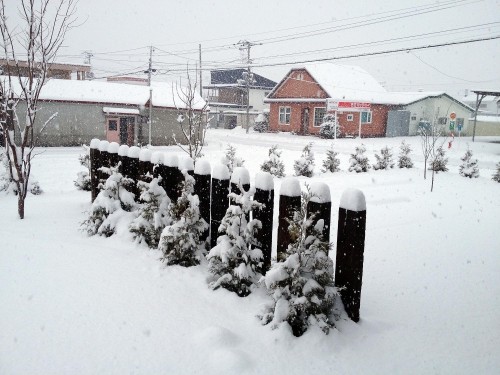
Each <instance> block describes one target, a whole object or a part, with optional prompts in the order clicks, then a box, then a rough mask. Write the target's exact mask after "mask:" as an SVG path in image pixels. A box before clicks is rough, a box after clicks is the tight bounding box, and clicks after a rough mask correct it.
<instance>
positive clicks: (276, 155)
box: [260, 145, 285, 177]
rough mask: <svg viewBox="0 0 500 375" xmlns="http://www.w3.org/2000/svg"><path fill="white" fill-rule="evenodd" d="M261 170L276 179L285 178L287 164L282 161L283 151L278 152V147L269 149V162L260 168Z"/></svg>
mask: <svg viewBox="0 0 500 375" xmlns="http://www.w3.org/2000/svg"><path fill="white" fill-rule="evenodd" d="M260 169H261V170H262V171H263V172H269V173H270V174H272V175H273V176H276V177H284V176H285V164H283V162H282V161H281V151H278V145H274V146H272V147H271V148H270V149H269V160H266V161H265V162H264V163H263V164H262V165H261V166H260Z"/></svg>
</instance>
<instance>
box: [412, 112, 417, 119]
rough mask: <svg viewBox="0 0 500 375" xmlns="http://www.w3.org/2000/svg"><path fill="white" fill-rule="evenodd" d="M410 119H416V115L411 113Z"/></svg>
mask: <svg viewBox="0 0 500 375" xmlns="http://www.w3.org/2000/svg"><path fill="white" fill-rule="evenodd" d="M411 121H417V115H416V114H415V113H414V114H412V115H411Z"/></svg>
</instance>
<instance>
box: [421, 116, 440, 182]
mask: <svg viewBox="0 0 500 375" xmlns="http://www.w3.org/2000/svg"><path fill="white" fill-rule="evenodd" d="M438 114H439V113H436V115H435V116H434V120H433V121H432V122H425V123H422V124H420V125H419V129H418V132H419V134H420V140H421V143H420V144H421V146H422V154H423V156H424V179H426V178H427V162H428V161H429V158H435V157H436V150H437V149H438V148H439V147H440V146H441V147H442V146H443V144H444V139H442V136H443V135H444V128H443V126H439V125H438ZM434 172H435V171H434V168H432V181H431V192H432V190H433V189H434Z"/></svg>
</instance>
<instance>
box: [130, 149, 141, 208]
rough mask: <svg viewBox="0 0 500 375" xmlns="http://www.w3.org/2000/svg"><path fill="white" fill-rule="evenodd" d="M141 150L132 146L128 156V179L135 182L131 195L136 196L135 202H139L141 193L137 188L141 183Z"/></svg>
mask: <svg viewBox="0 0 500 375" xmlns="http://www.w3.org/2000/svg"><path fill="white" fill-rule="evenodd" d="M140 152H141V149H140V148H139V147H137V146H132V147H130V148H129V149H128V154H127V171H126V172H127V177H128V178H131V179H132V180H133V181H134V182H133V183H132V188H131V190H132V191H131V193H133V194H134V196H135V200H136V201H139V197H140V196H141V192H140V190H139V187H138V186H137V182H138V181H139V177H140V176H139V153H140Z"/></svg>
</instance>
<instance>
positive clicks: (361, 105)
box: [326, 99, 371, 112]
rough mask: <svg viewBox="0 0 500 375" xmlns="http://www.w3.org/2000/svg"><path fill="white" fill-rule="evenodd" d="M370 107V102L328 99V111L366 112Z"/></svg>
mask: <svg viewBox="0 0 500 375" xmlns="http://www.w3.org/2000/svg"><path fill="white" fill-rule="evenodd" d="M370 108H371V104H370V103H368V102H354V101H347V100H337V99H326V110H327V111H346V112H365V111H368V110H370Z"/></svg>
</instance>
